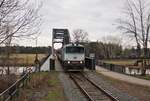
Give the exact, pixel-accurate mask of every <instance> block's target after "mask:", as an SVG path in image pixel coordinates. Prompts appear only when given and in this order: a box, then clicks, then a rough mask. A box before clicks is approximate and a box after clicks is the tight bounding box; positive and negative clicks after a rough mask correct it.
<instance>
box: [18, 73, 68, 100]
mask: <svg viewBox="0 0 150 101" xmlns="http://www.w3.org/2000/svg"><path fill="white" fill-rule="evenodd" d="M19 101H66V100H65V97H64V94H63V88H62V86H61V83H60V81H59V79H58V73H57V72H42V73H35V74H33V75H32V77H31V81H30V83H29V85H28V86H27V87H26V88H25V89H24V90H23V91H22V95H21V96H20V99H19Z"/></svg>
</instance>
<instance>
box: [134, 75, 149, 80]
mask: <svg viewBox="0 0 150 101" xmlns="http://www.w3.org/2000/svg"><path fill="white" fill-rule="evenodd" d="M135 77H137V78H140V79H145V80H150V75H146V76H135Z"/></svg>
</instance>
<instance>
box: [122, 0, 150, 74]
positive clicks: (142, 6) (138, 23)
mask: <svg viewBox="0 0 150 101" xmlns="http://www.w3.org/2000/svg"><path fill="white" fill-rule="evenodd" d="M124 13H125V14H126V19H121V20H120V24H121V25H120V26H119V28H120V29H121V30H123V31H124V33H127V35H128V36H129V37H131V38H134V39H135V41H136V43H137V49H139V48H140V47H142V48H143V56H144V57H145V58H146V56H147V49H148V43H149V30H150V7H149V4H148V2H146V0H127V6H126V8H125V11H124ZM145 72H146V60H145V59H144V65H143V68H142V75H145Z"/></svg>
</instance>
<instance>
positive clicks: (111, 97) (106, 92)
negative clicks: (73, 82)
mask: <svg viewBox="0 0 150 101" xmlns="http://www.w3.org/2000/svg"><path fill="white" fill-rule="evenodd" d="M81 74H82V76H83V77H84V78H85V79H86V80H88V81H89V82H90V83H91V84H92V85H94V86H95V87H96V88H97V89H99V90H100V91H102V92H103V93H104V94H106V95H107V96H108V97H109V98H110V99H111V100H112V101H119V100H118V99H117V98H116V97H114V96H113V95H112V94H111V93H109V92H108V91H106V90H105V89H104V88H102V87H100V86H99V85H97V84H96V83H94V82H93V81H91V80H90V79H89V78H87V77H86V76H85V75H84V74H83V73H81Z"/></svg>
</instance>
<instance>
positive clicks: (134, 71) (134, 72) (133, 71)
mask: <svg viewBox="0 0 150 101" xmlns="http://www.w3.org/2000/svg"><path fill="white" fill-rule="evenodd" d="M125 73H126V74H130V75H141V73H142V71H141V69H139V68H132V69H131V68H129V67H126V68H125ZM146 74H147V75H150V69H147V70H146Z"/></svg>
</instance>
